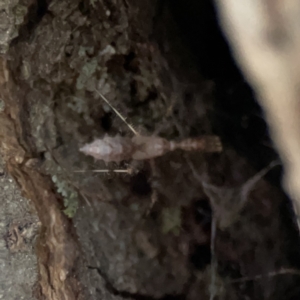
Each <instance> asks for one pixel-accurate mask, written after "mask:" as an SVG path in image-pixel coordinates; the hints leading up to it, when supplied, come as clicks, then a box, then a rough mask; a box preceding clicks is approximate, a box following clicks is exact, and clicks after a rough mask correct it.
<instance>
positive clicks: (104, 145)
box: [80, 135, 222, 162]
mask: <svg viewBox="0 0 300 300" xmlns="http://www.w3.org/2000/svg"><path fill="white" fill-rule="evenodd" d="M176 149H181V150H184V151H203V152H210V153H212V152H221V151H222V144H221V141H220V139H219V137H217V136H203V137H199V138H189V139H184V140H182V141H180V142H176V141H168V140H167V139H164V138H162V137H157V136H142V135H136V136H134V137H133V138H128V137H122V136H119V135H117V136H115V137H110V136H107V135H106V136H105V137H104V138H103V139H97V140H95V141H94V142H92V143H90V144H87V145H85V146H83V147H82V148H81V149H80V151H81V152H83V153H85V154H87V155H90V156H93V157H94V158H96V159H99V160H103V161H105V162H120V161H123V160H147V159H152V158H155V157H159V156H162V155H164V154H166V153H168V152H171V151H174V150H176Z"/></svg>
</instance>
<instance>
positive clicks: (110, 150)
mask: <svg viewBox="0 0 300 300" xmlns="http://www.w3.org/2000/svg"><path fill="white" fill-rule="evenodd" d="M97 92H98V91H97ZM98 94H99V95H100V96H101V98H102V99H103V100H104V101H105V102H106V103H107V104H108V105H109V106H110V107H111V108H112V109H113V110H114V111H115V112H116V113H117V115H118V116H119V117H120V118H121V119H122V120H123V121H124V122H125V123H126V124H127V125H128V126H129V128H130V129H131V130H132V131H133V133H134V134H135V135H134V136H133V137H132V138H128V137H122V136H120V135H117V136H115V137H110V136H108V135H106V136H105V137H104V138H103V139H97V140H95V141H94V142H92V143H90V144H86V145H84V146H83V147H82V148H80V151H81V152H83V153H84V154H86V155H90V156H93V157H94V158H96V159H98V160H103V161H105V162H120V161H124V160H148V159H153V158H155V157H159V156H162V155H164V154H166V153H168V152H171V151H174V150H177V149H181V150H184V151H202V152H208V153H213V152H221V151H222V143H221V140H220V138H219V137H218V136H215V135H208V136H203V137H198V138H187V139H184V140H182V141H179V142H176V141H168V140H167V139H165V138H162V137H158V136H143V135H140V134H138V133H137V132H136V131H135V130H134V128H133V127H132V126H131V125H129V124H128V123H127V122H126V120H125V118H123V116H122V115H120V113H119V112H118V111H117V110H116V109H115V108H114V107H113V106H112V105H111V104H110V103H109V102H108V100H107V99H106V98H105V97H104V96H103V95H102V94H101V93H100V92H98Z"/></svg>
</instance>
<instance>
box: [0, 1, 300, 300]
mask: <svg viewBox="0 0 300 300" xmlns="http://www.w3.org/2000/svg"><path fill="white" fill-rule="evenodd" d="M171 2H172V4H170V3H169V2H167V1H166V2H160V1H153V0H146V1H136V0H124V1H123V0H99V1H92V0H91V1H77V0H57V1H54V0H52V1H46V0H44V1H43V0H42V1H33V0H32V1H19V2H18V1H14V2H13V1H10V2H9V5H10V6H9V5H8V4H7V5H8V6H7V7H4V6H3V10H4V11H6V14H7V16H8V18H9V20H12V21H11V22H10V23H9V22H8V23H9V26H10V30H11V32H17V33H16V34H14V35H11V36H5V37H6V40H4V39H3V47H2V48H3V52H5V53H4V54H3V56H2V58H1V67H0V83H1V87H0V95H1V99H2V100H3V106H4V108H3V111H2V113H1V114H0V128H1V130H0V135H1V150H2V155H3V157H4V159H5V161H6V162H7V169H8V171H9V173H10V174H11V175H12V176H13V177H14V179H15V180H16V181H17V183H18V184H19V185H20V187H21V188H22V191H23V192H24V195H25V196H26V197H27V198H28V199H31V201H32V203H33V205H34V207H35V209H36V211H37V214H38V217H39V220H40V222H41V229H40V235H39V238H38V241H37V248H36V253H37V258H38V274H39V279H38V282H37V287H36V288H35V291H34V292H35V296H36V297H37V298H38V299H121V298H130V299H136V300H140V299H150V300H152V299H189V300H194V299H209V298H210V299H212V298H213V296H214V297H215V299H217V298H218V299H249V298H250V299H282V298H283V297H284V298H285V299H294V298H293V297H298V296H299V291H298V288H297V287H298V286H299V277H298V275H297V274H295V273H297V272H295V271H293V272H289V271H288V270H290V269H291V268H294V269H296V268H297V265H296V262H297V260H298V259H299V255H298V253H297V252H298V244H299V243H298V240H297V231H296V230H295V227H294V225H295V224H294V223H293V220H292V219H293V215H292V213H291V211H290V210H289V208H290V203H289V201H288V199H287V197H286V196H285V195H284V193H283V192H282V190H281V188H280V184H279V180H280V174H279V173H280V172H279V171H278V168H277V169H275V168H274V170H273V172H271V174H270V176H269V177H267V178H261V180H259V181H258V182H257V184H256V185H255V186H254V188H253V189H252V190H250V191H249V193H248V194H246V196H245V193H243V191H245V190H243V189H242V187H243V184H244V183H245V182H247V180H248V179H249V178H251V177H252V176H254V175H255V174H256V173H257V171H258V170H260V169H262V168H263V167H266V166H267V165H268V164H269V163H270V162H271V161H272V160H273V159H276V157H277V156H276V154H275V153H274V151H273V150H272V149H271V148H268V147H266V146H264V145H263V144H262V143H263V142H266V141H268V137H267V130H266V127H265V124H264V122H263V120H262V119H261V117H260V116H257V114H259V109H258V108H257V107H256V106H255V104H254V102H253V99H252V94H251V91H250V90H249V88H248V87H247V86H246V85H245V84H244V83H243V82H242V79H241V76H240V75H239V74H237V73H235V75H234V76H233V75H232V74H233V73H232V72H231V69H232V68H233V67H231V65H230V62H229V63H228V65H226V63H223V60H225V59H226V58H224V57H223V56H221V54H220V53H222V51H223V50H224V52H226V47H224V48H222V47H219V45H218V44H214V43H212V41H211V40H210V39H214V37H215V36H217V38H220V37H219V36H218V31H217V27H216V26H217V25H216V21H214V19H213V18H214V13H213V10H212V7H211V4H210V2H208V1H192V2H191V4H190V6H186V5H185V4H184V3H183V2H182V1H179V0H178V1H174V2H173V1H171ZM16 11H22V12H23V14H22V19H21V20H20V19H18V20H19V21H18V22H17V21H16V19H14V17H13V16H15V13H16ZM6 32H8V31H6ZM207 32H210V33H211V35H207ZM217 38H216V39H217ZM212 44H213V45H214V46H213V48H212V49H213V50H214V51H215V53H216V55H213V53H214V52H213V51H212V49H210V48H209V47H208V46H207V45H212ZM222 45H223V44H222ZM220 50H221V52H219V51H220ZM219 56H220V57H219ZM226 62H228V61H226ZM228 66H229V67H228ZM229 68H231V69H230V71H229ZM227 71H228V73H226V72H227ZM230 72H231V73H230ZM212 73H213V74H212ZM236 74H237V75H236ZM96 89H98V90H100V91H101V93H102V94H104V95H105V96H106V97H107V98H108V99H109V100H110V101H111V104H112V105H114V106H115V107H116V108H117V109H118V111H119V112H120V113H122V114H123V115H124V116H125V117H126V118H127V120H128V121H129V122H131V123H132V124H134V126H135V128H136V129H137V130H138V131H140V132H142V133H143V134H148V135H151V134H157V135H158V134H159V135H161V136H163V137H164V138H167V139H169V140H177V139H182V138H188V137H197V136H200V135H202V134H212V133H216V134H219V135H221V138H222V139H223V141H224V145H225V150H224V152H223V153H222V154H207V155H203V154H199V153H193V154H189V155H187V154H185V153H184V152H180V151H176V152H174V153H170V154H167V155H165V156H163V157H161V158H157V159H155V161H154V164H153V163H151V162H149V161H142V162H139V163H136V162H126V163H129V165H130V168H131V169H134V170H135V173H134V174H133V175H127V176H114V177H112V176H110V174H108V176H101V175H99V174H97V173H93V172H86V173H76V172H74V171H76V170H91V169H107V166H106V165H105V164H104V163H103V162H94V161H93V160H92V159H90V158H88V157H86V156H84V155H83V154H82V153H80V152H79V148H80V147H81V146H82V145H84V144H85V143H87V142H90V141H92V140H93V139H95V138H99V137H103V136H104V134H108V135H111V136H114V135H116V134H121V135H124V136H128V137H131V136H132V133H131V132H130V130H129V129H128V127H127V126H126V125H125V124H124V123H123V122H122V121H121V120H120V119H119V118H118V117H116V116H115V115H114V113H113V111H111V110H110V108H109V107H108V106H107V105H106V104H105V103H104V102H103V101H102V100H101V99H100V97H99V96H98V94H97V93H96V92H95V90H96ZM258 129H259V130H258ZM126 163H125V162H124V163H121V164H119V165H109V166H108V167H109V168H113V169H126V168H128V165H127V164H126ZM155 195H157V201H156V202H155V203H152V201H153V200H154V198H155ZM214 224H216V233H214V231H215V225H214ZM211 229H213V230H211ZM211 236H212V239H211ZM212 245H213V246H214V247H212ZM211 250H213V251H211ZM212 258H213V259H212ZM211 261H212V262H213V263H211ZM283 269H284V270H287V271H286V272H284V271H283V272H282V273H284V274H281V275H280V274H279V275H278V274H277V275H276V276H274V275H272V274H273V273H271V272H277V271H279V270H283ZM268 274H269V275H268ZM256 275H263V277H261V278H254V277H255V276H256ZM245 277H247V279H245ZM240 278H244V279H243V280H244V281H243V280H240ZM233 279H236V280H237V281H235V282H233V281H232V280H233ZM287 291H289V293H290V294H288V292H287Z"/></svg>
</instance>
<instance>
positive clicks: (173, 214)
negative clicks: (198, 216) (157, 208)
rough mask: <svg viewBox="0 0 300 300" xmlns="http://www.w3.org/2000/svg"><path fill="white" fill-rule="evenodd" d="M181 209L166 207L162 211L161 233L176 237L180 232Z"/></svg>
mask: <svg viewBox="0 0 300 300" xmlns="http://www.w3.org/2000/svg"><path fill="white" fill-rule="evenodd" d="M181 222H182V220H181V209H180V207H167V208H164V209H163V211H162V232H163V233H164V234H167V233H170V232H171V233H173V234H175V235H178V234H179V233H180V230H181Z"/></svg>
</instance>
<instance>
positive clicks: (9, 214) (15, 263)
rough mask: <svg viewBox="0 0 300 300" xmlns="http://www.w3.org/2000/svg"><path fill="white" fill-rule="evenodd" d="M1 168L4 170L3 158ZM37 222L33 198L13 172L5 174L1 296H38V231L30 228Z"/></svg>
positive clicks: (27, 299)
mask: <svg viewBox="0 0 300 300" xmlns="http://www.w3.org/2000/svg"><path fill="white" fill-rule="evenodd" d="M0 168H1V170H3V164H2V161H1V163H0ZM1 170H0V171H1ZM35 224H37V217H36V215H35V214H34V212H33V211H32V208H30V204H29V201H28V200H27V199H25V198H23V197H22V196H21V193H20V191H19V188H18V187H17V186H16V184H15V182H14V181H13V180H12V179H11V178H10V177H9V176H6V175H3V176H1V177H0V270H1V272H0V299H5V300H16V299H18V300H19V299H24V300H31V299H35V298H34V297H33V296H32V288H33V286H34V284H35V282H36V280H37V261H36V255H35V252H34V241H35V236H36V235H35V234H34V233H33V232H31V230H30V228H33V227H35V226H34V225H35ZM9 231H11V232H10V233H11V234H9ZM16 231H18V232H16ZM34 231H35V230H34ZM8 244H9V245H8Z"/></svg>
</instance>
